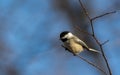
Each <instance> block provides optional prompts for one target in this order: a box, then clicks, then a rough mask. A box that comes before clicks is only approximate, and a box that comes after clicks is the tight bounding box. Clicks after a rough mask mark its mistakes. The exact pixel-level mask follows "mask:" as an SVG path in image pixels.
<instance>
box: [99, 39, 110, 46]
mask: <svg viewBox="0 0 120 75" xmlns="http://www.w3.org/2000/svg"><path fill="white" fill-rule="evenodd" d="M108 42H109V40H106V41H105V42H103V43H102V44H101V45H105V44H106V43H108Z"/></svg>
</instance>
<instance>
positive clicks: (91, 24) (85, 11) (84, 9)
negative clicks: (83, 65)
mask: <svg viewBox="0 0 120 75" xmlns="http://www.w3.org/2000/svg"><path fill="white" fill-rule="evenodd" d="M79 3H80V5H81V7H82V9H83V11H84V13H85V15H86V16H87V18H88V19H89V21H90V27H91V30H92V37H93V38H94V40H95V41H96V43H97V44H98V45H99V47H100V49H101V52H102V56H103V58H104V60H105V63H106V66H107V68H108V71H109V75H112V71H111V69H110V66H109V63H108V61H107V58H106V56H105V54H104V51H103V47H102V45H104V44H105V43H106V42H104V43H102V44H101V43H100V42H99V41H98V39H97V38H96V35H95V31H94V26H93V20H95V19H97V18H100V17H103V16H105V15H108V14H112V13H115V12H116V11H113V12H108V13H105V14H102V15H99V16H96V17H94V18H91V17H90V16H89V14H88V11H87V10H86V8H85V7H84V5H83V3H82V1H81V0H79Z"/></svg>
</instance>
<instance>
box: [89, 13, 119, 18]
mask: <svg viewBox="0 0 120 75" xmlns="http://www.w3.org/2000/svg"><path fill="white" fill-rule="evenodd" d="M116 12H117V11H111V12H107V13H104V14H102V15H99V16H96V17H94V18H91V20H95V19H97V18H100V17H103V16H106V15H109V14H113V13H116Z"/></svg>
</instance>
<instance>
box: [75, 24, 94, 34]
mask: <svg viewBox="0 0 120 75" xmlns="http://www.w3.org/2000/svg"><path fill="white" fill-rule="evenodd" d="M74 27H75V29H77V30H78V31H80V32H82V33H85V34H86V35H90V36H92V34H90V33H89V32H87V31H84V30H82V29H80V28H79V27H78V26H77V25H74Z"/></svg>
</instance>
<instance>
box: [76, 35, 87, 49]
mask: <svg viewBox="0 0 120 75" xmlns="http://www.w3.org/2000/svg"><path fill="white" fill-rule="evenodd" d="M74 41H75V42H76V43H79V44H80V45H82V46H83V47H84V48H86V49H89V47H88V46H87V45H86V44H85V43H84V42H83V41H82V40H80V39H79V38H77V37H75V39H74Z"/></svg>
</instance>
